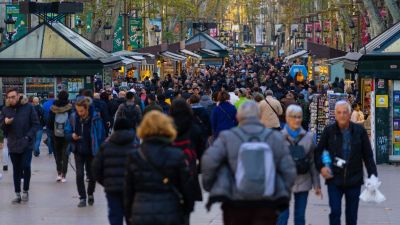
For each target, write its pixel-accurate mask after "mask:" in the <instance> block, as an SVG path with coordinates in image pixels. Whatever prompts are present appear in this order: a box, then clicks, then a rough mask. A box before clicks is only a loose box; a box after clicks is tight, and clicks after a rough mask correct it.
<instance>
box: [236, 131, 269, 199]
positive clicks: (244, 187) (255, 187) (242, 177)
mask: <svg viewBox="0 0 400 225" xmlns="http://www.w3.org/2000/svg"><path fill="white" fill-rule="evenodd" d="M233 132H234V133H235V134H236V135H237V136H238V137H239V138H240V139H241V140H242V144H241V145H240V148H239V153H238V160H237V169H236V173H235V175H234V176H235V183H236V189H237V191H238V193H239V195H240V196H241V198H242V199H243V200H259V199H263V198H268V197H271V196H273V194H274V192H275V177H276V168H275V162H274V154H273V151H272V149H271V147H270V146H269V144H268V143H266V140H267V138H268V137H269V135H270V134H271V133H272V132H273V131H272V130H271V129H267V128H265V129H264V130H263V131H262V132H260V133H256V134H254V133H247V132H246V131H244V130H243V129H240V128H239V129H238V130H233Z"/></svg>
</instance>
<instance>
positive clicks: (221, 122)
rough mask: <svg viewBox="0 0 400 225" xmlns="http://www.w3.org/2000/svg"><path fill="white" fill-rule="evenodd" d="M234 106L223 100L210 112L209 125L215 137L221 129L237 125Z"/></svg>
mask: <svg viewBox="0 0 400 225" xmlns="http://www.w3.org/2000/svg"><path fill="white" fill-rule="evenodd" d="M236 113H237V111H236V108H235V106H233V105H232V104H231V103H229V102H223V103H221V104H219V105H218V106H216V107H215V108H214V110H213V111H212V112H211V126H212V131H213V136H214V137H215V138H216V137H218V134H219V133H220V132H221V131H224V130H229V129H231V128H232V127H235V126H237V125H238V122H237V120H236Z"/></svg>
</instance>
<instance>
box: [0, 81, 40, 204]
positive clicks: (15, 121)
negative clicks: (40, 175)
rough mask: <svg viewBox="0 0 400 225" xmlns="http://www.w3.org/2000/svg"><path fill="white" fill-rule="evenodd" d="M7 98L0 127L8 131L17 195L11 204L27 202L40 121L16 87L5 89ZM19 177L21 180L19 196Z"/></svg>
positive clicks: (0, 119)
mask: <svg viewBox="0 0 400 225" xmlns="http://www.w3.org/2000/svg"><path fill="white" fill-rule="evenodd" d="M6 98H7V101H8V103H9V105H8V106H6V107H4V108H3V109H2V110H3V111H2V113H1V117H0V126H1V128H2V129H3V131H4V132H5V133H7V146H8V149H9V154H10V159H11V162H12V164H13V178H14V190H15V193H16V197H15V199H14V200H12V203H13V204H18V203H21V201H24V202H27V201H29V194H28V192H29V187H30V180H31V162H32V152H33V147H34V141H35V138H36V131H37V130H38V129H39V127H40V122H39V119H38V116H37V114H36V110H35V109H34V108H33V106H32V105H30V104H28V99H27V98H25V97H24V96H22V95H20V94H19V93H18V92H17V91H16V90H14V89H11V90H9V91H7V94H6ZM21 179H24V185H23V193H22V195H21Z"/></svg>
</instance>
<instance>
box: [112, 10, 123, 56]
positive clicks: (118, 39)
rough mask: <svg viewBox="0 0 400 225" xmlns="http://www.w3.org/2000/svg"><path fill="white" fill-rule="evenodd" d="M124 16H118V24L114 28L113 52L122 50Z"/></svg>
mask: <svg viewBox="0 0 400 225" xmlns="http://www.w3.org/2000/svg"><path fill="white" fill-rule="evenodd" d="M122 36H123V33H122V16H119V17H118V21H117V25H116V26H115V30H114V41H113V52H118V51H122V49H123V47H124V46H123V41H122Z"/></svg>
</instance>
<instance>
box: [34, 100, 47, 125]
mask: <svg viewBox="0 0 400 225" xmlns="http://www.w3.org/2000/svg"><path fill="white" fill-rule="evenodd" d="M33 107H34V108H35V111H36V114H37V116H38V119H39V123H40V128H39V129H43V127H44V126H46V119H45V117H44V109H43V107H42V106H41V105H35V106H33Z"/></svg>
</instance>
